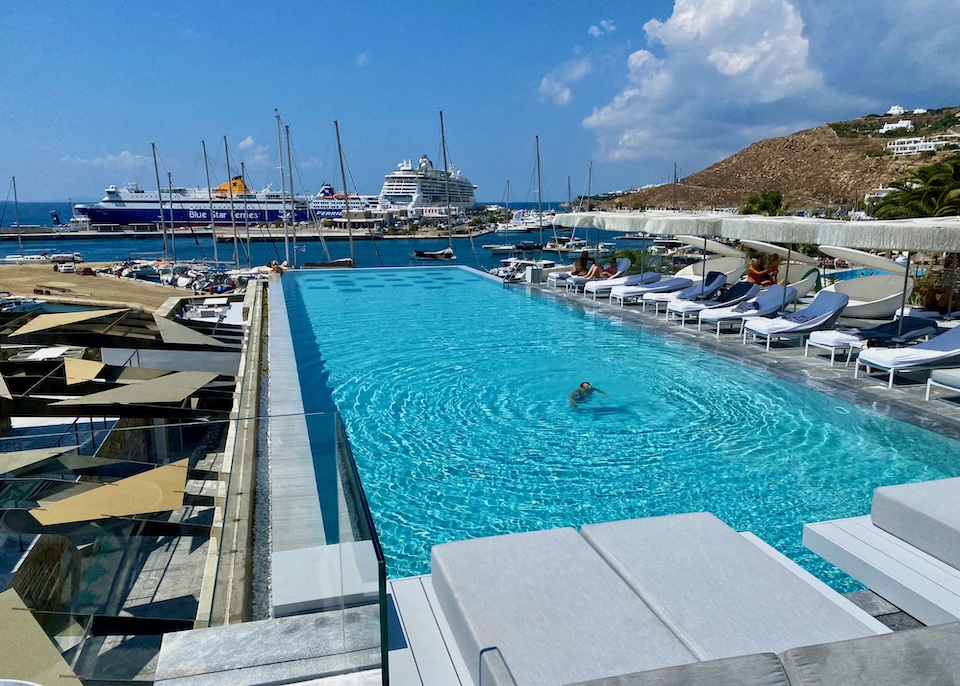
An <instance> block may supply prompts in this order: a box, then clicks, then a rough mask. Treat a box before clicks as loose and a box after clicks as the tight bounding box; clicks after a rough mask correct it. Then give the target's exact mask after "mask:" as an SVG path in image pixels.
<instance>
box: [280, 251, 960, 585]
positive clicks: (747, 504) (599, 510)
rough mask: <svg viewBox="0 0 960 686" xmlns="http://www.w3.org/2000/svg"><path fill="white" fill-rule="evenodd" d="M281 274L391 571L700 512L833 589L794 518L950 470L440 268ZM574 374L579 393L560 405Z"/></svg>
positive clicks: (638, 337) (656, 343) (313, 397)
mask: <svg viewBox="0 0 960 686" xmlns="http://www.w3.org/2000/svg"><path fill="white" fill-rule="evenodd" d="M289 276H291V275H285V276H284V286H285V290H286V292H287V293H288V295H287V302H288V304H289V305H288V306H289V307H290V319H291V321H292V322H293V323H294V324H293V325H294V328H295V330H294V344H295V348H296V355H297V362H298V367H299V373H300V377H301V383H302V386H303V392H304V398H305V403H306V405H307V407H308V408H309V407H311V406H312V407H317V406H328V405H329V402H330V401H331V400H332V401H333V402H335V403H336V405H337V406H338V407H339V409H340V412H341V413H342V415H343V419H344V422H345V424H346V426H347V431H348V435H349V437H350V440H351V445H352V448H353V452H354V455H355V457H356V460H357V463H358V465H359V469H360V473H361V477H362V480H363V485H364V489H365V491H366V494H367V497H368V500H369V502H370V506H371V508H372V510H373V516H374V520H375V522H376V525H377V531H378V533H379V536H380V540H381V543H382V545H383V547H384V551H385V555H386V558H387V565H388V571H389V574H390V575H391V576H392V577H395V578H396V577H405V576H410V575H416V574H424V573H428V572H429V570H430V549H431V547H432V546H434V545H436V544H438V543H443V542H446V541H454V540H460V539H466V538H473V537H478V536H491V535H496V534H504V533H510V532H520V531H529V530H534V529H545V528H550V527H559V526H575V527H579V526H582V525H584V524H590V523H595V522H604V521H609V520H617V519H627V518H633V517H649V516H656V515H667V514H673V513H680V512H694V511H702V510H706V511H709V512H713V513H714V514H716V515H717V516H718V517H720V518H721V519H722V520H723V521H725V522H726V523H727V524H729V525H730V526H732V527H734V528H735V529H737V530H748V531H752V532H754V533H755V534H757V535H758V536H759V537H760V538H762V539H763V540H765V541H766V542H767V543H769V544H771V545H773V546H774V547H775V548H777V549H778V550H780V551H781V552H783V553H785V554H786V555H788V556H789V557H790V558H792V559H794V560H795V561H797V562H798V563H800V564H801V565H802V566H804V567H805V568H806V569H808V570H809V571H811V572H812V573H814V574H815V575H817V576H818V577H820V578H821V579H823V580H824V581H826V582H828V583H830V584H831V585H832V586H833V587H834V588H836V589H837V590H839V591H848V590H853V589H856V588H858V586H857V584H856V583H855V582H854V581H853V580H852V579H850V578H849V577H847V576H845V575H844V574H842V573H841V572H839V571H838V570H836V569H835V568H833V567H832V566H830V565H829V564H827V563H826V562H824V561H823V560H821V559H820V558H818V557H817V556H815V555H813V554H812V553H810V552H809V551H807V550H806V549H805V548H803V546H802V544H801V535H802V527H803V524H804V523H806V522H816V521H821V520H826V519H833V518H839V517H850V516H855V515H863V514H866V513H868V512H869V508H870V499H871V495H872V493H873V490H874V489H875V488H877V487H878V486H882V485H887V484H896V483H905V482H913V481H922V480H928V479H940V478H945V477H952V476H957V475H960V462H958V460H957V456H958V447H960V446H958V443H957V442H955V441H953V440H951V439H948V438H945V437H943V436H940V435H938V434H934V433H931V432H928V431H925V430H922V429H920V428H918V427H915V426H913V425H909V424H905V423H902V422H899V421H895V420H893V419H890V418H888V417H886V416H882V415H879V414H876V413H873V412H870V411H867V410H864V409H861V408H859V407H856V406H854V405H851V404H849V403H846V402H842V401H839V400H837V399H836V398H833V397H831V396H829V395H826V394H824V393H822V392H818V391H815V390H812V389H810V388H807V387H804V386H799V385H795V384H792V383H788V382H786V381H782V380H780V379H778V378H775V377H773V376H771V375H769V374H767V373H764V372H763V371H760V370H756V369H753V368H748V367H744V366H740V365H738V364H736V363H734V362H731V361H728V360H724V359H720V358H718V357H715V356H712V355H710V354H707V353H704V352H701V351H698V350H695V349H693V348H690V347H687V346H684V345H681V344H678V343H675V342H672V341H668V340H666V339H664V338H661V337H659V336H658V335H656V334H654V333H650V332H647V331H644V330H642V329H640V328H637V327H635V326H633V325H630V324H628V323H626V322H625V321H623V320H622V319H620V318H619V317H618V316H617V315H616V313H615V312H614V313H606V312H605V313H596V312H594V311H591V310H582V309H579V308H576V307H572V306H570V305H569V304H567V303H565V302H561V301H557V300H554V299H551V298H549V297H544V296H543V295H540V294H537V293H533V292H530V291H528V290H527V289H525V288H524V287H522V286H514V287H509V288H505V287H504V286H502V285H500V284H499V283H495V282H491V281H490V280H489V279H488V278H487V277H485V276H484V275H482V274H477V273H472V272H471V271H470V270H465V269H457V268H440V269H436V268H434V269H402V270H395V269H386V270H362V271H356V270H355V271H349V270H337V271H332V272H331V271H325V272H322V273H298V274H293V275H292V276H293V277H294V278H289ZM581 381H590V382H591V383H593V384H594V385H595V386H596V387H597V388H599V389H601V390H603V391H604V392H605V393H606V395H600V394H595V396H594V397H593V398H592V399H591V400H590V401H589V402H586V403H583V404H580V405H576V406H572V405H571V403H570V402H569V397H568V394H569V393H570V392H571V391H572V390H573V389H574V388H576V387H577V385H578V384H579V383H580V382H581Z"/></svg>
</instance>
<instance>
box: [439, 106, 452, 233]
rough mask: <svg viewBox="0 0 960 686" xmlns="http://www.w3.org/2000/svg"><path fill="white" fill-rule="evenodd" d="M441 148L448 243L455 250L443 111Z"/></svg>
mask: <svg viewBox="0 0 960 686" xmlns="http://www.w3.org/2000/svg"><path fill="white" fill-rule="evenodd" d="M440 148H441V149H442V150H443V191H444V193H445V194H446V196H447V242H448V244H449V246H450V249H451V250H453V217H452V216H450V170H449V169H448V168H447V136H446V134H445V133H444V131H443V110H440Z"/></svg>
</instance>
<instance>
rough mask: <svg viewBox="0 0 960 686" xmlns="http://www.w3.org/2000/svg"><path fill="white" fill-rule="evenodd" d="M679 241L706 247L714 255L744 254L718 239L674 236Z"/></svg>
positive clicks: (697, 246)
mask: <svg viewBox="0 0 960 686" xmlns="http://www.w3.org/2000/svg"><path fill="white" fill-rule="evenodd" d="M674 238H676V239H677V240H678V241H680V242H681V243H686V244H687V245H689V246H691V247H694V248H698V249H700V250H703V249H704V248H706V250H707V252H708V253H713V254H715V255H724V256H726V257H740V258H743V257H744V254H743V251H742V250H738V249H737V248H735V247H734V246H732V245H727V244H726V243H721V242H719V241H712V240H710V239H709V238H700V237H699V236H674Z"/></svg>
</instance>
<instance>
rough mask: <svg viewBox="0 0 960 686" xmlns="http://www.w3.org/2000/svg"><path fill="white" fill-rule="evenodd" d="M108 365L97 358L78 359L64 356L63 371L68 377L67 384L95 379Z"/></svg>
mask: <svg viewBox="0 0 960 686" xmlns="http://www.w3.org/2000/svg"><path fill="white" fill-rule="evenodd" d="M105 366H106V365H104V364H103V362H97V361H96V360H78V359H75V358H73V357H65V358H63V372H64V375H65V376H66V377H67V385H68V386H69V385H70V384H75V383H83V382H84V381H93V380H94V379H96V378H97V375H98V374H99V373H100V371H101V370H102V369H103V368H104V367H105Z"/></svg>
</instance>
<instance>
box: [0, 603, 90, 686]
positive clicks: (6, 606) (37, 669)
mask: <svg viewBox="0 0 960 686" xmlns="http://www.w3.org/2000/svg"><path fill="white" fill-rule="evenodd" d="M0 646H2V649H0V679H17V680H20V681H24V682H28V683H34V684H57V686H82V683H83V682H81V681H80V679H78V678H77V675H76V674H74V673H73V670H72V669H70V665H68V664H67V661H66V660H65V659H64V658H63V655H61V654H60V651H59V649H57V646H56V645H55V644H54V643H53V641H51V640H50V638H49V637H48V636H47V634H46V633H45V632H44V630H43V628H42V627H41V626H40V624H39V623H37V620H36V619H34V617H33V614H32V613H31V612H30V611H29V610H28V609H27V606H26V605H24V603H23V601H22V600H21V599H20V596H19V595H17V592H16V591H15V590H14V589H12V588H10V589H7V590H6V591H4V592H3V593H0Z"/></svg>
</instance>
